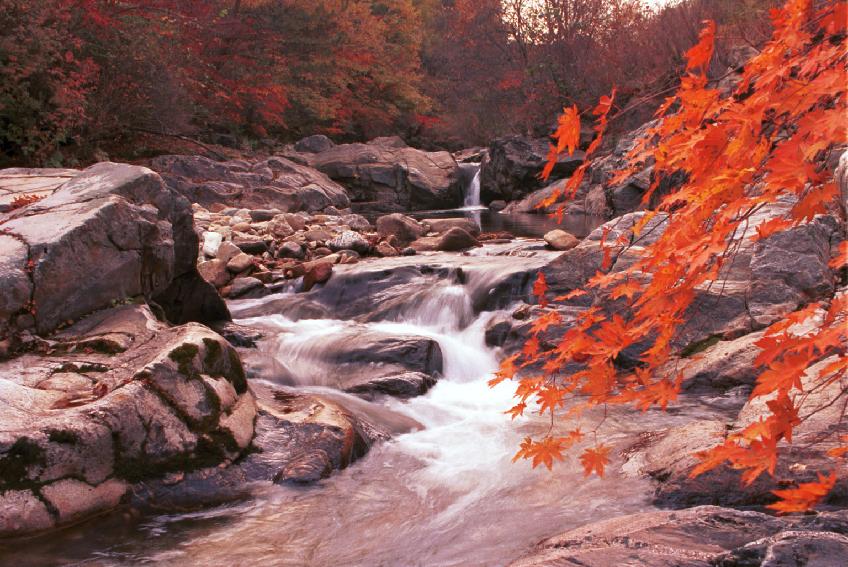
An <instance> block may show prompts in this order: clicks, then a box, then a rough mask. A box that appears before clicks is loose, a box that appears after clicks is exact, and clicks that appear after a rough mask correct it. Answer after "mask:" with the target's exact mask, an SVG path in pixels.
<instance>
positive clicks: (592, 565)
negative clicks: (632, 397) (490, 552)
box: [510, 506, 848, 567]
mask: <svg viewBox="0 0 848 567" xmlns="http://www.w3.org/2000/svg"><path fill="white" fill-rule="evenodd" d="M846 534H848V514H846V513H845V512H844V511H842V512H836V513H830V514H827V513H826V514H819V515H818V516H808V517H800V518H788V519H780V518H775V517H773V516H767V515H765V514H760V513H758V512H743V511H739V510H733V509H729V508H719V507H715V506H699V507H697V508H689V509H686V510H679V511H657V512H645V513H642V514H633V515H630V516H622V517H618V518H613V519H611V520H605V521H602V522H597V523H593V524H589V525H587V526H584V527H581V528H577V529H575V530H571V531H569V532H566V533H563V534H561V535H558V536H555V537H553V538H550V539H548V540H545V541H543V542H541V543H540V544H539V545H538V546H537V548H536V549H535V550H534V551H532V552H531V553H529V554H528V555H527V556H525V557H524V558H522V559H519V560H518V561H515V562H514V563H511V564H510V567H560V566H563V567H564V566H566V565H581V566H585V567H618V566H620V565H628V566H631V567H708V566H711V565H739V566H741V565H750V566H754V565H757V566H759V565H787V566H788V565H821V566H822V567H830V566H832V567H837V566H838V565H842V564H844V563H843V562H844V558H845V554H846V552H848V537H846Z"/></svg>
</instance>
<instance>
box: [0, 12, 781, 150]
mask: <svg viewBox="0 0 848 567" xmlns="http://www.w3.org/2000/svg"><path fill="white" fill-rule="evenodd" d="M772 4H773V3H772V2H768V1H763V0H744V1H737V0H733V1H730V0H688V1H681V2H672V3H670V4H667V5H665V6H664V7H661V8H659V7H657V6H656V5H654V4H651V3H647V2H644V1H642V0H278V1H269V0H210V1H208V2H181V1H177V0H150V1H144V2H132V1H117V0H0V165H76V164H80V163H87V162H90V161H95V160H96V159H102V158H103V157H105V156H111V157H112V158H123V159H133V158H139V157H145V156H146V155H152V154H155V153H157V149H156V146H157V144H161V143H162V142H163V140H166V139H168V138H171V139H174V138H176V137H180V136H185V137H190V138H192V139H198V140H202V141H205V142H207V143H213V144H220V145H224V146H231V147H239V148H243V149H256V148H260V147H262V146H263V145H264V146H272V145H273V144H274V143H276V142H286V141H291V140H295V139H298V138H300V137H302V136H304V135H310V134H315V133H323V134H328V135H330V136H331V137H333V138H334V139H336V140H337V141H358V140H363V139H369V138H372V137H375V136H379V135H386V134H397V135H401V136H403V137H404V138H405V139H406V140H407V142H409V143H412V144H414V145H418V146H423V147H427V148H447V149H458V148H459V147H463V146H465V147H467V146H469V145H474V144H485V143H488V141H490V140H491V139H492V138H494V137H496V136H499V135H504V134H507V133H533V134H535V135H542V134H547V133H550V130H551V127H552V125H553V121H554V118H555V116H556V114H557V112H558V111H559V110H561V108H562V106H563V105H564V104H571V103H577V104H579V105H581V107H582V106H585V105H587V104H590V103H591V102H592V101H594V100H597V98H598V96H599V95H601V94H603V93H605V92H608V91H609V89H610V88H611V86H612V85H613V84H615V85H617V86H618V88H619V90H618V92H619V96H618V99H617V104H618V107H619V108H618V109H619V110H621V109H623V108H627V107H628V106H633V107H634V108H635V109H636V111H635V112H628V113H627V114H625V115H624V116H622V120H620V121H619V122H618V124H616V126H617V127H618V128H620V129H624V128H626V127H631V126H634V125H637V124H639V123H641V122H642V121H644V119H645V118H647V117H648V116H650V113H651V112H652V111H653V110H654V108H655V107H656V105H658V104H659V102H660V101H661V100H662V95H664V94H667V93H668V92H670V91H671V90H673V89H674V88H675V86H676V81H677V79H676V78H677V77H679V71H680V66H681V63H682V61H683V54H684V53H685V51H686V49H687V48H688V47H689V46H691V45H692V44H693V43H694V42H695V41H696V39H697V35H698V30H699V29H700V22H701V21H702V20H704V19H707V18H709V19H713V20H716V21H717V22H718V23H719V27H720V29H721V30H722V35H721V37H719V38H718V39H717V56H716V58H715V59H714V62H713V69H712V70H711V72H712V74H713V75H714V76H720V75H721V74H722V73H724V72H726V71H727V69H728V67H731V66H734V65H738V64H739V63H741V61H743V60H744V58H745V56H746V55H750V49H751V46H755V45H758V44H760V43H761V42H762V40H763V39H764V38H765V37H767V33H768V23H767V18H765V17H764V12H765V11H767V9H768V8H769V6H770V5H772ZM625 117H626V118H625Z"/></svg>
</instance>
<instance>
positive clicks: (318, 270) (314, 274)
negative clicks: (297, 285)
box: [302, 262, 333, 291]
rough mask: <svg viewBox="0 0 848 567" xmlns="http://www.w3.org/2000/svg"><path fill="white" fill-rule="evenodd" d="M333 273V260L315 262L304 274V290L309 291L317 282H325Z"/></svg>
mask: <svg viewBox="0 0 848 567" xmlns="http://www.w3.org/2000/svg"><path fill="white" fill-rule="evenodd" d="M332 275H333V263H332V262H314V263H313V265H312V266H311V267H309V268H307V270H306V273H305V274H304V275H303V287H302V291H309V290H311V289H312V288H313V287H315V284H320V283H325V282H327V281H328V280H329V279H330V277H331V276H332Z"/></svg>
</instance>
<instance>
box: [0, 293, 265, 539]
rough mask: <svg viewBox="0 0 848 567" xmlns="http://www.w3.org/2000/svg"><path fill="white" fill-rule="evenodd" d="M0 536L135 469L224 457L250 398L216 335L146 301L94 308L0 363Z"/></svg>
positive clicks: (128, 482) (98, 492)
mask: <svg viewBox="0 0 848 567" xmlns="http://www.w3.org/2000/svg"><path fill="white" fill-rule="evenodd" d="M0 390H2V392H3V395H2V402H0V422H2V423H3V431H2V432H0V536H10V535H23V534H28V533H32V532H34V531H41V530H45V529H49V528H52V527H55V526H59V525H64V524H67V523H70V522H74V521H77V520H79V519H82V518H84V517H86V516H89V515H91V514H95V513H99V512H102V511H105V510H108V509H111V508H114V507H115V506H117V505H118V504H119V503H121V502H122V501H123V500H124V499H126V498H127V497H128V494H129V490H130V487H131V486H132V485H133V483H136V482H138V481H140V480H142V479H147V478H159V477H162V476H164V475H167V474H168V473H172V472H183V471H188V470H192V469H194V468H199V467H209V466H214V465H218V464H220V463H227V462H230V461H233V460H235V459H236V458H237V457H239V456H240V455H241V454H242V452H243V451H244V450H245V449H246V448H247V447H248V445H249V444H250V441H251V439H252V437H253V420H254V416H255V412H256V409H255V405H254V400H253V396H252V395H251V393H250V392H249V391H248V390H247V382H246V380H245V376H244V372H243V370H242V367H241V363H240V361H239V357H238V355H237V354H236V352H235V351H234V350H233V348H232V347H231V346H230V345H229V343H227V341H226V340H225V339H223V338H222V337H221V336H219V335H217V334H216V333H214V332H212V331H210V330H209V329H207V328H205V327H203V326H200V325H197V324H193V323H192V324H187V325H183V326H179V327H168V326H167V325H165V324H163V323H161V322H159V321H157V320H156V318H155V317H154V316H153V314H152V313H151V311H150V310H149V309H148V308H147V307H146V306H135V305H132V306H124V307H117V308H113V309H108V310H105V311H99V312H97V313H95V314H93V315H91V316H89V317H87V318H84V319H82V320H81V321H79V322H78V323H76V324H75V325H73V326H72V327H70V328H68V329H65V330H64V331H61V332H59V333H57V334H56V335H55V336H54V337H53V339H52V348H51V354H44V355H42V354H26V355H23V356H20V357H18V358H16V359H13V360H10V361H7V362H4V363H0Z"/></svg>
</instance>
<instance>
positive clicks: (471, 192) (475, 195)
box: [463, 165, 480, 207]
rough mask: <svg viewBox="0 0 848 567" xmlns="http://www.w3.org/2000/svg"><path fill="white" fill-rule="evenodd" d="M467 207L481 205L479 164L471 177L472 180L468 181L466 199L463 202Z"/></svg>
mask: <svg viewBox="0 0 848 567" xmlns="http://www.w3.org/2000/svg"><path fill="white" fill-rule="evenodd" d="M463 204H464V205H465V207H479V206H480V166H479V165H478V166H477V171H476V172H475V173H474V176H473V177H472V178H471V181H470V182H469V183H468V186H467V187H466V188H465V200H464V202H463Z"/></svg>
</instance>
